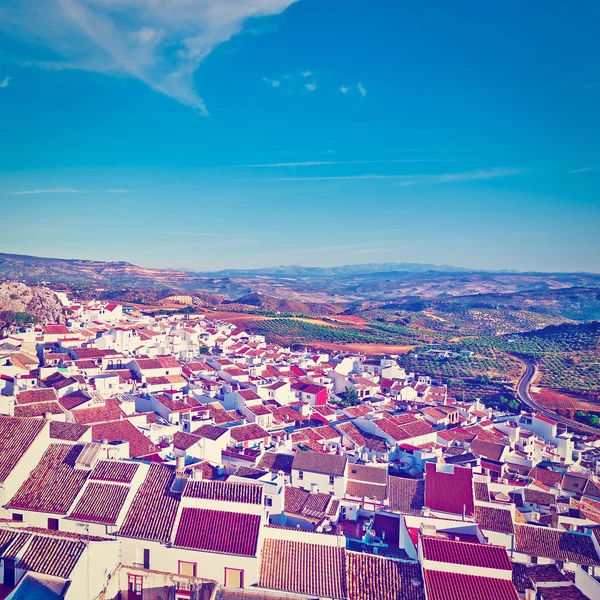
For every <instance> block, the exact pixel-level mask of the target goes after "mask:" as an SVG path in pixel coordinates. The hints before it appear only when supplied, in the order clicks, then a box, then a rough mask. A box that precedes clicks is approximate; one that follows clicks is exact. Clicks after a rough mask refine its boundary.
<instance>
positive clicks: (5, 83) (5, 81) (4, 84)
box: [0, 77, 11, 88]
mask: <svg viewBox="0 0 600 600" xmlns="http://www.w3.org/2000/svg"><path fill="white" fill-rule="evenodd" d="M10 80H11V78H10V77H5V78H4V79H3V80H2V81H0V88H5V87H8V84H9V83H10Z"/></svg>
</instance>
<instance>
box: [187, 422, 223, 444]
mask: <svg viewBox="0 0 600 600" xmlns="http://www.w3.org/2000/svg"><path fill="white" fill-rule="evenodd" d="M224 433H227V429H226V428H225V427H217V426H216V425H202V426H201V427H198V429H196V430H194V435H197V436H198V437H201V438H206V439H208V440H212V441H215V440H218V439H219V438H220V437H221V436H222V435H223V434H224Z"/></svg>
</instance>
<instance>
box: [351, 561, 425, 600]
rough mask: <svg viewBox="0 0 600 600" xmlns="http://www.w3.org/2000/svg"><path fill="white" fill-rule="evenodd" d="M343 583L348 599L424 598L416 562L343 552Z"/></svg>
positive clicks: (399, 599)
mask: <svg viewBox="0 0 600 600" xmlns="http://www.w3.org/2000/svg"><path fill="white" fill-rule="evenodd" d="M413 581H415V582H416V581H418V582H419V585H415V584H414V583H413ZM346 583H347V593H348V598H349V599H350V600H425V592H424V588H423V582H422V578H421V567H420V565H419V563H416V562H404V561H394V560H388V559H386V558H381V557H377V556H370V555H367V554H359V553H355V552H346Z"/></svg>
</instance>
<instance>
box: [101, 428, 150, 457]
mask: <svg viewBox="0 0 600 600" xmlns="http://www.w3.org/2000/svg"><path fill="white" fill-rule="evenodd" d="M92 437H93V438H94V439H95V440H97V441H100V440H102V439H104V438H106V439H107V440H108V441H109V442H129V456H130V457H131V458H137V457H140V456H147V455H148V454H152V453H153V452H156V446H155V445H154V444H153V443H152V442H151V441H150V440H149V439H148V438H147V437H146V436H145V435H144V434H143V433H142V432H141V431H140V430H139V429H138V428H137V427H136V426H135V425H134V424H133V423H131V422H130V421H127V420H124V421H112V422H109V423H96V424H95V425H92Z"/></svg>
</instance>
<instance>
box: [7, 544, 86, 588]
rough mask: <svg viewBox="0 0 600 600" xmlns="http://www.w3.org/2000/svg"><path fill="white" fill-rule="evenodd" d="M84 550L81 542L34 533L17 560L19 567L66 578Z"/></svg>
mask: <svg viewBox="0 0 600 600" xmlns="http://www.w3.org/2000/svg"><path fill="white" fill-rule="evenodd" d="M84 550H85V544H84V543H83V542H78V541H74V540H70V539H66V538H63V537H47V536H41V535H36V536H34V538H33V539H32V540H31V543H30V544H29V546H28V547H27V549H26V550H25V552H24V553H23V556H22V557H21V559H20V560H19V569H24V570H26V571H33V572H34V573H43V574H44V575H51V576H53V577H61V578H63V579H68V578H69V576H70V575H71V573H72V571H73V569H74V568H75V565H76V564H77V562H78V561H79V559H80V557H81V555H82V554H83V551H84Z"/></svg>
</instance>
